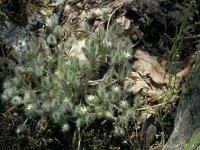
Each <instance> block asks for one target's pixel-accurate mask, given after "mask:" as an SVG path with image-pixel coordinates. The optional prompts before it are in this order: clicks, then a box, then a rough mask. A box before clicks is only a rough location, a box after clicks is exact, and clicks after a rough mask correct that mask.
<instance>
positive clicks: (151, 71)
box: [133, 49, 165, 84]
mask: <svg viewBox="0 0 200 150" xmlns="http://www.w3.org/2000/svg"><path fill="white" fill-rule="evenodd" d="M134 57H135V58H136V59H137V60H136V61H135V62H134V64H133V68H134V69H135V70H136V71H137V72H139V73H140V74H141V76H147V75H149V77H151V79H152V80H153V81H154V82H155V83H157V84H163V83H164V78H165V70H164V69H163V67H162V66H161V65H160V64H159V63H158V61H157V60H156V57H153V56H151V55H150V54H149V53H147V52H143V51H142V50H140V49H138V50H137V51H136V52H135V55H134Z"/></svg>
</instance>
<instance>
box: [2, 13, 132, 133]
mask: <svg viewBox="0 0 200 150" xmlns="http://www.w3.org/2000/svg"><path fill="white" fill-rule="evenodd" d="M57 24H58V18H57V16H51V17H50V18H47V20H46V32H47V33H48V36H47V37H46V38H45V39H44V38H41V39H40V41H39V42H35V41H30V42H28V43H27V44H26V46H25V48H24V50H23V52H22V53H19V52H13V53H12V55H13V57H15V59H16V60H18V62H17V64H16V65H15V67H13V68H12V71H13V76H10V77H8V78H7V79H6V81H5V82H4V84H3V89H4V92H3V94H2V96H1V98H2V99H3V100H4V101H8V102H10V103H12V104H13V105H21V104H22V105H24V108H25V113H26V114H27V116H28V117H30V118H33V117H35V116H41V117H42V116H47V117H49V118H51V120H53V121H54V122H55V123H58V124H60V125H61V126H62V131H68V130H70V123H69V122H75V124H76V126H77V128H78V129H79V130H80V129H81V128H82V127H83V126H85V125H87V124H91V123H92V122H94V121H95V119H97V118H104V119H106V120H109V121H111V122H113V126H114V131H113V134H114V135H116V136H122V135H124V134H125V130H124V128H125V126H126V125H127V124H128V122H129V120H131V119H134V118H135V111H134V110H133V109H131V107H132V106H131V104H132V103H133V102H132V101H131V100H130V99H129V98H128V96H127V93H126V87H124V85H123V80H124V78H125V77H126V76H127V73H128V72H127V70H126V63H127V61H128V59H129V57H130V56H131V47H132V45H131V42H130V40H129V39H128V38H118V36H117V31H119V30H120V26H119V25H117V24H115V25H113V26H112V27H111V28H110V29H109V34H108V37H106V38H105V35H106V34H105V30H104V29H103V28H101V27H99V28H98V30H97V31H96V32H95V33H94V34H91V35H89V36H88V37H87V39H86V40H85V46H84V47H83V48H82V52H83V54H84V55H85V57H86V59H85V60H80V59H79V58H78V57H76V56H73V57H70V56H69V55H70V50H71V47H72V46H73V45H74V42H77V41H75V39H74V38H72V35H71V33H70V30H69V29H67V28H66V27H61V26H59V25H57Z"/></svg>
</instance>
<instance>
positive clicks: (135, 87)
mask: <svg viewBox="0 0 200 150" xmlns="http://www.w3.org/2000/svg"><path fill="white" fill-rule="evenodd" d="M125 79H126V80H125V84H129V85H130V84H131V87H130V89H129V91H131V92H133V94H135V93H137V92H139V91H140V90H142V89H150V88H151V87H150V86H149V85H148V84H147V83H146V82H145V81H144V80H143V79H142V78H141V77H140V75H139V73H137V72H131V74H130V75H129V76H128V77H127V78H125Z"/></svg>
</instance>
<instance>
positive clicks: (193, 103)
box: [163, 75, 200, 150]
mask: <svg viewBox="0 0 200 150" xmlns="http://www.w3.org/2000/svg"><path fill="white" fill-rule="evenodd" d="M198 131H200V75H199V79H197V81H196V82H195V85H193V86H192V88H191V89H190V90H189V91H188V92H187V93H186V94H184V95H183V97H182V98H181V99H180V103H179V106H178V108H177V114H176V119H175V125H174V130H173V132H172V134H171V136H170V138H169V140H168V142H167V143H166V144H165V146H164V147H163V150H183V148H184V146H185V144H187V143H188V142H189V141H190V140H191V138H192V137H193V136H194V135H195V133H197V132H198ZM199 143H200V141H198V142H196V143H195V144H194V145H193V146H192V148H191V150H200V145H199Z"/></svg>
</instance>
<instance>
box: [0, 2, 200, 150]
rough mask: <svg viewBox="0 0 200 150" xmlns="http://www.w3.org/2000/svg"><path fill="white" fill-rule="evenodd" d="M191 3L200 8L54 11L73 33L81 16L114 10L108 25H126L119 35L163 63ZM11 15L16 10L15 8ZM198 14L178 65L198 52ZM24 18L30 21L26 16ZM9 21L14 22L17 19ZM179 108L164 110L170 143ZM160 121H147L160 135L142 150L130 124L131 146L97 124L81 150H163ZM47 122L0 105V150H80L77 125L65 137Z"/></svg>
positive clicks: (92, 19) (85, 134) (151, 5)
mask: <svg viewBox="0 0 200 150" xmlns="http://www.w3.org/2000/svg"><path fill="white" fill-rule="evenodd" d="M6 3H10V1H8V2H6V1H1V0H0V5H1V4H5V6H7V5H8V4H6ZM191 3H194V4H195V3H198V0H196V1H195V0H193V1H191V0H187V1H185V2H182V1H180V0H176V1H174V0H144V1H139V0H124V1H119V0H118V1H117V0H116V1H111V0H110V1H109V0H108V1H101V0H100V1H98V2H97V1H87V0H84V1H83V2H80V1H72V2H71V1H69V2H66V3H63V4H65V5H69V6H70V7H71V8H70V11H69V12H67V13H66V12H65V11H64V8H63V6H64V5H58V7H56V8H55V9H54V13H57V14H59V16H60V24H66V23H69V24H70V25H71V26H73V28H78V27H79V26H81V21H82V20H81V19H80V18H81V17H82V18H83V17H86V16H87V15H85V16H84V15H83V11H86V10H91V9H97V8H99V9H102V8H105V9H107V10H106V11H108V12H109V13H110V14H111V13H112V12H113V11H114V10H115V13H113V14H112V18H111V22H110V24H112V23H113V22H115V21H118V22H120V23H121V22H123V21H124V22H123V23H124V26H125V27H124V30H123V31H120V33H119V35H123V36H129V37H130V38H131V40H132V42H133V43H134V44H135V47H134V48H133V50H134V49H137V48H141V49H145V50H146V51H148V52H149V53H150V54H153V55H155V56H157V57H158V58H159V59H160V60H162V59H163V58H166V57H167V56H168V54H169V52H170V50H171V47H172V44H173V38H174V37H175V35H176V31H177V29H179V27H180V26H181V24H182V19H183V17H184V16H185V10H186V9H185V8H188V7H189V5H190V4H191ZM17 5H20V4H17ZM20 8H21V6H20V7H17V9H20ZM12 9H14V8H13V6H12ZM20 10H21V9H20ZM110 10H111V11H110ZM199 10H200V6H198V8H197V9H196V11H195V12H194V15H193V16H192V17H190V18H189V21H188V23H187V24H186V27H185V29H184V37H183V39H184V40H183V43H182V53H181V56H180V61H181V60H185V59H187V58H188V57H189V56H191V55H192V54H194V52H195V51H196V50H197V44H198V41H199V39H200V21H199V20H200V12H199ZM12 11H13V10H12ZM22 11H25V10H21V12H22ZM0 12H1V11H0ZM5 13H8V12H5ZM22 14H25V16H27V13H22ZM10 15H12V13H10V14H9V15H8V16H10ZM19 16H20V15H19ZM19 16H18V17H19ZM10 18H11V19H13V17H10ZM17 19H19V18H14V20H13V21H17ZM99 20H100V18H98V16H96V15H95V14H94V15H92V14H89V15H88V16H87V17H86V21H87V22H88V23H89V24H90V26H91V27H94V28H95V26H96V23H97V22H98V21H99ZM26 21H27V19H24V18H23V20H22V19H21V18H20V20H19V21H18V23H19V22H20V23H22V22H23V23H24V22H26ZM127 22H128V23H127ZM177 105H178V101H177V102H176V103H173V104H171V105H169V106H167V107H166V108H165V110H162V114H163V116H165V117H164V119H163V122H164V123H165V124H164V132H165V140H166V141H167V139H168V138H169V136H170V134H171V132H172V131H173V120H174V117H175V112H176V106H177ZM168 107H169V108H168ZM157 119H159V116H156V115H155V116H154V117H153V118H151V119H147V120H146V126H147V127H148V124H154V126H156V130H157V133H156V134H158V135H159V136H158V137H157V138H156V139H154V141H153V142H151V143H150V146H148V148H147V147H145V146H144V145H145V144H147V143H146V141H144V137H143V136H142V135H141V134H142V132H143V130H142V129H143V128H144V125H140V124H136V123H135V122H130V126H133V128H131V129H129V132H130V134H132V133H137V132H136V130H137V129H136V128H137V127H138V132H139V133H140V134H139V133H137V134H135V135H129V136H130V137H131V140H130V141H127V140H125V139H124V138H117V139H116V138H113V137H110V136H109V133H110V132H111V129H112V125H111V123H110V122H103V120H96V121H95V123H93V124H91V125H90V126H88V127H86V128H85V129H83V130H82V133H81V134H82V141H81V146H82V149H85V150H89V149H95V148H96V149H113V150H119V149H121V150H127V149H158V150H159V149H162V146H163V144H164V143H166V141H162V138H161V136H160V135H161V134H160V133H161V132H162V130H163V127H162V126H161V125H160V124H159V123H158V122H159V121H156V120H157ZM47 120H48V118H39V117H38V118H34V119H27V117H26V116H25V114H24V111H23V106H20V107H15V106H12V105H10V104H7V103H4V102H2V101H0V133H1V134H0V149H1V150H33V149H35V150H36V149H38V150H40V149H43V150H46V149H48V150H54V149H59V150H62V149H63V150H68V149H69V150H72V149H77V146H74V145H78V143H79V141H78V132H77V131H76V130H75V127H74V128H73V126H75V125H74V123H73V122H72V123H71V126H72V128H71V130H70V132H69V133H63V132H61V129H60V127H59V126H57V125H56V124H54V123H52V122H50V121H47ZM102 122H103V123H102ZM152 122H153V123H152ZM24 123H25V124H26V125H25V126H24V125H23V124H24ZM134 127H136V128H134ZM17 129H19V130H17ZM18 131H19V132H18ZM142 139H143V140H142Z"/></svg>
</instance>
